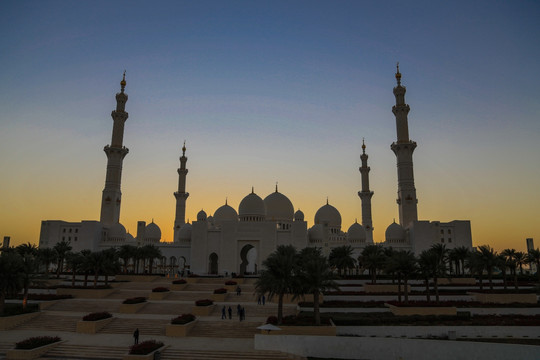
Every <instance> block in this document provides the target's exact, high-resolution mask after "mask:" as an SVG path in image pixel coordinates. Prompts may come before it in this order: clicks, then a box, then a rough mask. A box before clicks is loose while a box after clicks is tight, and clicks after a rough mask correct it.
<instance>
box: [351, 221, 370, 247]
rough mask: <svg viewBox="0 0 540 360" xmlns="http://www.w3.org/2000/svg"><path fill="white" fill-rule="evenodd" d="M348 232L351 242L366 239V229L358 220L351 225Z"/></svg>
mask: <svg viewBox="0 0 540 360" xmlns="http://www.w3.org/2000/svg"><path fill="white" fill-rule="evenodd" d="M347 234H348V235H349V241H351V242H358V241H365V240H366V230H365V229H364V227H363V226H362V225H360V224H359V223H358V222H355V223H354V224H352V225H351V227H349V230H348V231H347Z"/></svg>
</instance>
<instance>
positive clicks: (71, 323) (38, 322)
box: [15, 313, 80, 332]
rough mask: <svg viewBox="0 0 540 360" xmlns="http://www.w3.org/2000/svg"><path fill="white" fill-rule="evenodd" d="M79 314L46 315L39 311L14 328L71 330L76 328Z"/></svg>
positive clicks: (73, 330)
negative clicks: (33, 316) (35, 315)
mask: <svg viewBox="0 0 540 360" xmlns="http://www.w3.org/2000/svg"><path fill="white" fill-rule="evenodd" d="M78 320H80V317H79V316H63V315H48V314H46V313H41V314H40V315H38V316H37V317H35V318H34V319H32V320H31V321H27V322H25V323H23V324H21V325H19V326H17V327H15V330H47V331H72V332H75V331H76V330H77V321H78Z"/></svg>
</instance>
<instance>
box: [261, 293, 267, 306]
mask: <svg viewBox="0 0 540 360" xmlns="http://www.w3.org/2000/svg"><path fill="white" fill-rule="evenodd" d="M265 302H266V297H265V296H264V295H263V296H262V304H263V305H264V303H265Z"/></svg>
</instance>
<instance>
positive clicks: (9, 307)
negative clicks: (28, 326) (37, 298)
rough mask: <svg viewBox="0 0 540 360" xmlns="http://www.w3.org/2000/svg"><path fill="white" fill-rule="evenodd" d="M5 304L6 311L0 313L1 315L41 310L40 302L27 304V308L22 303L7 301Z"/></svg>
mask: <svg viewBox="0 0 540 360" xmlns="http://www.w3.org/2000/svg"><path fill="white" fill-rule="evenodd" d="M4 306H5V307H4V313H3V314H0V317H5V316H15V315H21V314H28V313H33V312H37V311H39V305H38V304H27V305H26V309H23V307H22V304H10V303H7V304H5V305H4Z"/></svg>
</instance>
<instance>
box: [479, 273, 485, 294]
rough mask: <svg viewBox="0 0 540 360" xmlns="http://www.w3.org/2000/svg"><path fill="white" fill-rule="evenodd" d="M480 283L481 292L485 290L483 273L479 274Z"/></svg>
mask: <svg viewBox="0 0 540 360" xmlns="http://www.w3.org/2000/svg"><path fill="white" fill-rule="evenodd" d="M478 281H479V282H480V290H484V283H483V282H482V271H480V273H479V274H478Z"/></svg>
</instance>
